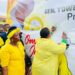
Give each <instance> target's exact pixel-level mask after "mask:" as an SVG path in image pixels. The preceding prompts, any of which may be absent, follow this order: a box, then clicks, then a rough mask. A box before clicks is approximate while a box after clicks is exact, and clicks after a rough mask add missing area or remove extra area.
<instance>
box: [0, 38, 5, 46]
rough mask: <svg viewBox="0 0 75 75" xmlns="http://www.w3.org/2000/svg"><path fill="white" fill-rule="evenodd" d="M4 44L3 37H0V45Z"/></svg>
mask: <svg viewBox="0 0 75 75" xmlns="http://www.w3.org/2000/svg"><path fill="white" fill-rule="evenodd" d="M3 45H4V41H3V39H2V38H1V37H0V47H1V46H3Z"/></svg>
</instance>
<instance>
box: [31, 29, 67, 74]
mask: <svg viewBox="0 0 75 75" xmlns="http://www.w3.org/2000/svg"><path fill="white" fill-rule="evenodd" d="M40 36H41V38H39V39H38V40H37V41H36V45H35V50H36V53H35V55H34V59H33V63H32V75H58V66H59V63H58V56H59V54H61V53H64V52H65V50H66V34H65V33H63V34H62V38H63V40H62V43H61V44H60V45H58V44H56V43H55V42H54V41H53V40H51V39H50V30H49V29H48V28H43V29H42V30H41V31H40Z"/></svg>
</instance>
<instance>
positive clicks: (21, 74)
mask: <svg viewBox="0 0 75 75" xmlns="http://www.w3.org/2000/svg"><path fill="white" fill-rule="evenodd" d="M19 32H20V29H19V28H16V27H14V26H13V27H11V28H9V31H8V36H7V37H8V38H9V39H10V42H9V43H6V44H5V45H4V46H3V47H2V48H1V53H0V54H1V66H2V71H3V75H25V60H24V59H25V53H24V46H23V45H22V43H21V42H20V38H19Z"/></svg>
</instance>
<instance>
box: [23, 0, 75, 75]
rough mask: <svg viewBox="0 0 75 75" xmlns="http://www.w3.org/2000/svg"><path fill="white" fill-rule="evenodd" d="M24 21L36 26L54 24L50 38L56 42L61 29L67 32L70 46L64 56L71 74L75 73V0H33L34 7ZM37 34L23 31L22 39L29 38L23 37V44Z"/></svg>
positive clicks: (58, 40)
mask: <svg viewBox="0 0 75 75" xmlns="http://www.w3.org/2000/svg"><path fill="white" fill-rule="evenodd" d="M40 19H41V20H40ZM25 22H27V23H28V25H36V26H37V24H42V25H44V26H48V27H51V26H52V25H55V26H56V27H57V31H56V32H55V33H54V35H53V37H52V39H54V40H55V41H56V42H57V43H59V42H60V40H61V33H62V32H63V31H64V32H66V33H67V35H68V40H69V43H70V47H69V49H68V50H67V51H66V56H67V60H68V65H69V68H70V70H71V72H72V75H75V38H74V37H75V0H34V9H33V11H32V13H31V15H29V16H28V17H27V18H26V19H25ZM23 32H24V31H23ZM33 33H34V35H33ZM37 34H38V33H36V31H33V32H32V31H29V32H26V31H25V32H24V36H25V37H24V39H25V38H28V39H29V40H27V39H25V40H26V41H27V43H25V44H28V43H29V42H30V41H31V40H34V37H35V38H37V37H38V36H37ZM26 36H28V37H26ZM29 45H31V44H29Z"/></svg>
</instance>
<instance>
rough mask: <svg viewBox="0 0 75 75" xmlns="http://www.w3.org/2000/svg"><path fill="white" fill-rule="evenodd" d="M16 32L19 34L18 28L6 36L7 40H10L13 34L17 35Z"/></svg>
mask: <svg viewBox="0 0 75 75" xmlns="http://www.w3.org/2000/svg"><path fill="white" fill-rule="evenodd" d="M17 32H20V28H16V29H14V30H12V31H11V32H10V33H9V34H8V36H7V38H8V39H10V38H11V37H12V36H13V35H14V34H15V33H17Z"/></svg>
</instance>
